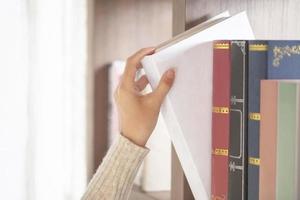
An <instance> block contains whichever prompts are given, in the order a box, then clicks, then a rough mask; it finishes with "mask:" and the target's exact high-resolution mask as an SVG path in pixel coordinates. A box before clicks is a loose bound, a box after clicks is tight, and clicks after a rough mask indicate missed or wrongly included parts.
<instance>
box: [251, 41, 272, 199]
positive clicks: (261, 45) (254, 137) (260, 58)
mask: <svg viewBox="0 0 300 200" xmlns="http://www.w3.org/2000/svg"><path fill="white" fill-rule="evenodd" d="M248 46H249V47H248V49H249V50H248V68H249V75H248V76H249V78H248V200H257V199H259V165H260V157H259V138H260V135H259V129H260V118H261V117H260V81H261V80H263V79H266V77H267V66H268V65H267V61H268V59H267V55H268V45H267V41H260V40H252V41H249V42H248Z"/></svg>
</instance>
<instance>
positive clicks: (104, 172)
mask: <svg viewBox="0 0 300 200" xmlns="http://www.w3.org/2000/svg"><path fill="white" fill-rule="evenodd" d="M148 151H149V150H148V149H146V148H143V147H140V146H137V145H135V144H134V143H132V142H131V141H129V140H128V139H127V138H125V137H123V136H120V137H119V139H118V141H117V142H115V143H114V144H113V145H112V147H111V148H110V149H109V151H108V152H107V154H106V156H105V158H104V159H103V161H102V164H101V165H100V166H99V168H98V170H97V172H96V174H95V175H94V176H93V178H92V180H91V182H90V183H89V185H88V188H87V191H86V193H85V194H84V196H83V197H82V200H98V199H102V200H103V199H113V200H118V199H122V200H123V199H128V197H129V194H130V191H131V189H132V185H133V180H134V177H135V176H136V173H137V171H138V169H139V167H140V165H141V163H142V161H143V160H144V157H145V156H146V155H147V153H148Z"/></svg>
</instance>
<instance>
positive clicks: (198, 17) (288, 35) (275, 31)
mask: <svg viewBox="0 0 300 200" xmlns="http://www.w3.org/2000/svg"><path fill="white" fill-rule="evenodd" d="M226 10H228V11H229V12H230V14H236V13H238V12H241V11H244V10H246V11H247V15H248V17H249V20H250V24H251V26H252V28H253V31H254V34H255V36H256V38H257V39H298V40H299V39H300V23H299V20H300V16H299V15H298V12H299V10H300V3H299V1H298V0H284V1H283V0H227V1H224V0H173V35H177V34H179V33H181V32H183V31H184V30H187V29H189V28H191V27H193V26H195V25H197V24H199V23H201V22H204V21H206V20H207V19H209V18H211V17H213V16H215V15H217V14H219V13H221V12H223V11H226ZM172 159H173V160H172V165H173V166H172V191H171V199H172V200H173V199H175V200H190V199H193V196H192V193H191V191H190V189H189V187H188V184H187V181H186V179H185V178H184V175H183V172H182V168H181V166H180V163H179V162H178V158H177V156H176V153H175V152H174V151H173V155H172Z"/></svg>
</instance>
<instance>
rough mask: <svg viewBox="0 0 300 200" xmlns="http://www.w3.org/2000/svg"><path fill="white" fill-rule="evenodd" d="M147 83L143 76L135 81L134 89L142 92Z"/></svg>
mask: <svg viewBox="0 0 300 200" xmlns="http://www.w3.org/2000/svg"><path fill="white" fill-rule="evenodd" d="M148 83H149V81H148V79H147V77H146V75H143V76H142V77H141V78H140V79H139V80H137V81H136V83H135V84H136V87H137V89H138V91H143V90H144V89H145V87H146V86H147V85H148Z"/></svg>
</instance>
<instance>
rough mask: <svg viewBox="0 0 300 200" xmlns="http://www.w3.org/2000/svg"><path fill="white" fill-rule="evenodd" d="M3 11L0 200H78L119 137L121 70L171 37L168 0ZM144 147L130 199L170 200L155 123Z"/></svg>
mask: <svg viewBox="0 0 300 200" xmlns="http://www.w3.org/2000/svg"><path fill="white" fill-rule="evenodd" d="M0 3H1V6H0V25H1V30H0V35H1V37H0V44H1V45H0V70H1V71H0V94H1V96H0V158H1V159H0V195H1V199H10V200H21V199H22V200H47V199H49V200H50V199H51V200H53V199H55V200H73V199H74V200H75V199H80V197H81V195H82V194H83V192H84V191H85V188H86V186H87V183H88V182H89V180H90V179H91V177H92V175H93V173H94V172H95V170H96V169H97V167H98V166H99V164H100V163H101V161H102V158H103V156H104V155H105V153H106V151H107V149H108V148H109V146H110V145H111V143H112V141H113V140H114V139H115V137H116V136H117V134H119V128H118V121H117V113H116V110H115V105H114V102H113V99H112V98H111V97H112V92H113V91H114V89H115V87H116V85H117V83H118V81H119V77H120V75H121V74H122V71H123V68H124V64H125V63H124V61H125V60H126V58H127V57H128V56H130V55H131V54H133V53H134V52H135V51H136V50H138V49H140V48H142V47H146V46H155V45H157V44H159V43H161V42H163V41H165V40H167V39H169V38H171V36H172V0H151V1H149V0H51V1H47V0H10V1H7V0H1V1H0ZM148 147H149V148H150V149H151V152H150V154H149V155H148V156H147V158H146V159H145V162H144V164H143V166H142V167H141V169H140V171H139V174H138V176H137V177H136V180H135V186H134V192H133V193H132V197H131V198H130V199H170V187H171V186H170V185H171V144H170V141H169V138H168V135H167V133H166V128H165V126H164V124H163V123H162V120H161V119H159V122H158V126H157V128H156V129H155V131H154V134H153V135H152V137H151V138H150V141H149V143H148ZM158 177H159V178H158Z"/></svg>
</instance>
